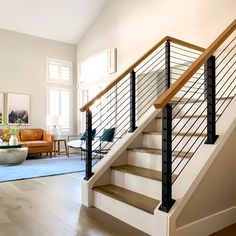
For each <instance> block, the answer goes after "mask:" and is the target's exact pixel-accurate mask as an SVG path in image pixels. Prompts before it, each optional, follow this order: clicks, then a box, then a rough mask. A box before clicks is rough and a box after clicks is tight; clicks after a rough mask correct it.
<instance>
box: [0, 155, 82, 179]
mask: <svg viewBox="0 0 236 236" xmlns="http://www.w3.org/2000/svg"><path fill="white" fill-rule="evenodd" d="M84 170H85V161H84V160H81V158H80V157H78V156H70V157H69V158H68V157H66V156H59V157H52V158H36V159H33V158H32V159H29V160H28V159H27V160H26V161H24V162H23V163H22V164H20V165H14V166H0V182H4V181H10V180H20V179H30V178H36V177H43V176H50V175H59V174H66V173H73V172H79V171H84Z"/></svg>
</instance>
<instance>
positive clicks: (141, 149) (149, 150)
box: [127, 147, 193, 158]
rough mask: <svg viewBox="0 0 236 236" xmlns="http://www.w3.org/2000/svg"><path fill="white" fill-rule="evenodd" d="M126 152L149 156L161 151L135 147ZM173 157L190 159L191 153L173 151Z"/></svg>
mask: <svg viewBox="0 0 236 236" xmlns="http://www.w3.org/2000/svg"><path fill="white" fill-rule="evenodd" d="M127 150H128V151H133V152H142V153H150V154H160V155H161V154H162V150H161V149H157V148H146V147H135V148H128V149H127ZM172 155H173V156H177V155H178V156H179V157H185V158H190V157H192V155H193V153H192V152H184V151H181V152H179V151H174V152H172Z"/></svg>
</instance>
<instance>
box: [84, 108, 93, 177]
mask: <svg viewBox="0 0 236 236" xmlns="http://www.w3.org/2000/svg"><path fill="white" fill-rule="evenodd" d="M86 132H87V137H86V164H85V165H86V167H85V178H84V179H85V180H89V179H90V178H91V177H92V175H93V172H92V139H93V136H92V111H91V110H90V109H88V110H87V111H86Z"/></svg>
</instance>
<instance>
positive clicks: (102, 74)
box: [77, 48, 117, 132]
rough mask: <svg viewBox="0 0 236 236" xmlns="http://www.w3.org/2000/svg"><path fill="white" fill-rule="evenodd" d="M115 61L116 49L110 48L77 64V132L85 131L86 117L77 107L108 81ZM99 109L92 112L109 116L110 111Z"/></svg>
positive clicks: (114, 69)
mask: <svg viewBox="0 0 236 236" xmlns="http://www.w3.org/2000/svg"><path fill="white" fill-rule="evenodd" d="M116 61H117V60H116V49H115V48H111V49H107V50H104V51H102V52H100V53H98V54H96V55H93V56H91V57H89V58H87V59H85V60H83V61H81V62H80V63H79V64H78V72H79V73H78V90H77V94H78V97H77V104H78V115H77V117H78V121H77V124H78V126H77V130H78V131H79V132H84V131H85V119H86V117H85V112H80V110H79V108H80V107H81V106H82V105H84V104H85V103H86V102H87V101H88V100H90V99H91V98H92V97H94V96H95V95H96V94H97V93H98V92H99V91H100V90H102V89H103V88H104V87H105V86H106V85H107V84H108V83H109V82H110V80H109V78H110V74H112V73H114V72H116ZM100 110H101V109H99V107H98V108H97V110H93V112H94V113H97V112H104V113H105V114H106V115H107V116H109V112H110V111H107V110H105V109H103V110H102V111H100Z"/></svg>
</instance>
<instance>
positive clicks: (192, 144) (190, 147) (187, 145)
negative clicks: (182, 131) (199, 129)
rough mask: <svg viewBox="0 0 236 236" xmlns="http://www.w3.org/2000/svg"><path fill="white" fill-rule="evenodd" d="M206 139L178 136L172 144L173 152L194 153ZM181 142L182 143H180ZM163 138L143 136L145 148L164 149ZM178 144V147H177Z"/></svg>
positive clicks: (154, 135) (153, 135)
mask: <svg viewBox="0 0 236 236" xmlns="http://www.w3.org/2000/svg"><path fill="white" fill-rule="evenodd" d="M203 139H205V137H203V136H201V137H197V136H193V137H191V136H185V137H183V136H177V137H176V138H175V140H174V141H173V142H172V150H179V151H190V152H193V151H194V150H195V148H196V147H198V145H199V143H200V142H201V141H202V140H203ZM180 140H181V141H180ZM161 143H162V136H161V135H159V134H143V147H147V148H157V149H162V147H161V146H162V145H161ZM177 144H178V145H177Z"/></svg>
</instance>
